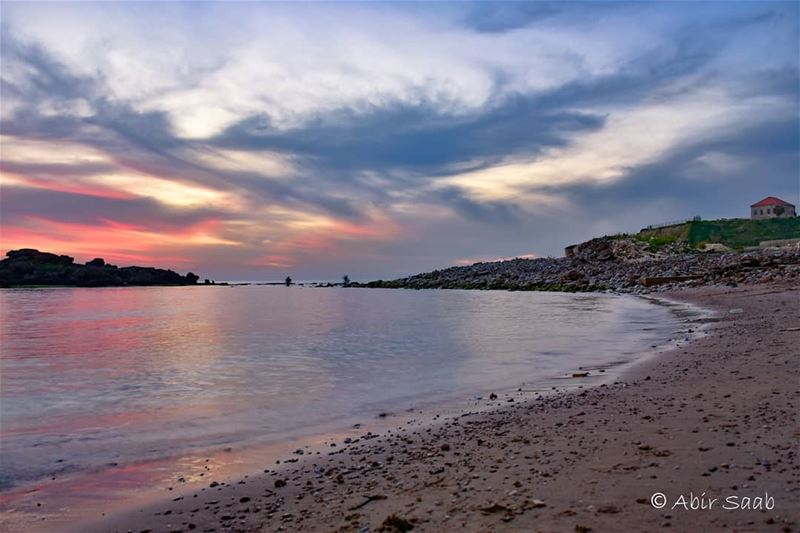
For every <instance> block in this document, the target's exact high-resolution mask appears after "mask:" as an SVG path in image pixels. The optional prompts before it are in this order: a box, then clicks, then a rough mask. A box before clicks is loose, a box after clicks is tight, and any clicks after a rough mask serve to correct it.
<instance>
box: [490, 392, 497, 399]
mask: <svg viewBox="0 0 800 533" xmlns="http://www.w3.org/2000/svg"><path fill="white" fill-rule="evenodd" d="M489 399H490V400H496V399H497V394H495V393H491V394H490V395H489Z"/></svg>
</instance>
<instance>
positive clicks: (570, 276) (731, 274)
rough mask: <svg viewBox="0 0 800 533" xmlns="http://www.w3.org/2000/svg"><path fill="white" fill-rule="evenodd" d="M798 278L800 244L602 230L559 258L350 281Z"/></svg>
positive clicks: (573, 285)
mask: <svg viewBox="0 0 800 533" xmlns="http://www.w3.org/2000/svg"><path fill="white" fill-rule="evenodd" d="M774 279H796V280H798V282H800V245H798V244H794V245H790V246H784V247H775V248H763V249H759V250H752V251H748V252H742V253H737V252H730V253H718V252H700V251H698V250H695V249H693V248H690V247H688V246H687V245H686V244H684V243H680V242H677V243H673V244H670V245H668V246H664V247H661V248H660V249H659V251H657V252H653V251H651V246H650V245H649V244H648V243H646V242H642V241H640V240H637V239H634V238H630V237H601V238H598V239H592V240H590V241H587V242H585V243H582V244H578V245H574V246H570V252H569V256H567V257H562V258H552V257H548V258H540V259H512V260H510V261H498V262H492V263H476V264H474V265H471V266H463V267H452V268H447V269H445V270H434V271H433V272H427V273H423V274H417V275H415V276H410V277H407V278H401V279H396V280H391V281H383V280H378V281H372V282H369V283H367V284H365V285H362V284H357V283H351V284H350V286H361V287H364V286H366V287H379V288H380V287H382V288H407V289H490V290H491V289H495V290H512V291H517V290H538V291H566V292H578V291H601V290H613V291H617V292H633V293H644V292H653V291H660V290H667V289H670V288H674V287H675V286H676V285H682V284H689V285H702V284H729V285H733V284H737V283H757V282H760V281H771V280H774Z"/></svg>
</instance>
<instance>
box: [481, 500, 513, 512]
mask: <svg viewBox="0 0 800 533" xmlns="http://www.w3.org/2000/svg"><path fill="white" fill-rule="evenodd" d="M478 510H479V511H480V512H481V513H483V514H495V513H502V512H504V511H508V507H506V506H505V505H500V504H499V503H493V504H492V505H487V506H486V507H480V508H479V509H478Z"/></svg>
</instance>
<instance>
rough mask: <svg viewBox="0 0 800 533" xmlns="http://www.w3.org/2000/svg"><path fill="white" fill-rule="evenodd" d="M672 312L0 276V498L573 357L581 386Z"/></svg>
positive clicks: (384, 412) (452, 295)
mask: <svg viewBox="0 0 800 533" xmlns="http://www.w3.org/2000/svg"><path fill="white" fill-rule="evenodd" d="M678 327H679V325H678V318H677V317H676V315H675V313H674V312H673V311H671V310H670V309H669V308H668V307H665V306H662V305H654V304H653V303H651V302H648V301H646V300H644V299H641V298H637V297H633V296H624V295H611V294H599V293H597V294H594V293H593V294H566V293H546V292H504V291H462V290H423V291H416V290H398V289H362V288H341V287H336V288H316V287H300V286H292V287H283V286H257V285H248V286H235V285H229V286H223V285H216V286H197V287H126V288H53V289H9V290H2V291H0V458H1V461H0V504H3V505H4V506H5V509H6V510H7V509H8V508H13V506H14V505H15V503H14V502H15V498H13V497H9V495H19V494H27V493H28V492H29V491H30V490H33V489H35V490H37V491H38V490H45V489H46V488H47V486H48V484H50V483H54V482H56V481H57V480H59V481H60V480H70V483H71V484H70V485H69V492H70V494H71V495H72V496H73V497H76V495H77V496H80V491H81V490H85V491H86V495H85V496H86V499H87V500H90V499H91V498H92V497H93V494H97V493H102V492H104V491H105V489H108V490H111V491H113V490H115V489H118V488H120V487H115V483H116V484H124V483H128V484H131V483H132V484H133V485H134V486H136V487H138V485H136V484H137V483H139V484H144V485H146V484H147V483H153V482H154V481H153V479H154V478H153V476H150V477H148V476H141V475H140V476H138V477H137V476H135V475H133V474H132V472H138V471H147V469H148V468H149V469H151V470H157V471H158V473H159V476H160V478H159V479H169V478H170V476H172V477H173V478H174V477H177V476H179V474H180V473H181V472H186V473H187V474H186V475H189V474H192V475H195V478H197V474H196V471H197V470H202V468H201V466H200V465H203V464H204V461H205V462H208V457H212V456H216V455H214V454H219V453H221V452H220V451H221V450H225V451H231V450H234V451H236V450H240V449H258V447H259V446H268V445H270V444H276V443H286V442H292V443H294V442H302V441H303V439H306V438H307V439H312V437H314V436H319V435H324V434H326V433H330V432H335V431H338V430H344V429H348V430H353V428H356V430H357V431H365V430H367V429H369V428H370V427H372V425H373V424H377V423H378V421H379V420H384V421H385V420H386V419H387V418H391V417H393V416H395V415H399V414H401V413H406V414H407V413H409V412H414V410H415V409H416V410H418V411H424V409H426V408H427V407H428V406H431V405H436V404H445V403H447V402H464V403H470V404H471V405H482V406H486V405H489V404H491V403H492V402H489V400H488V396H489V395H490V394H491V393H493V392H500V391H518V390H525V391H537V393H545V392H546V391H548V390H550V389H552V388H553V387H557V386H559V384H561V383H571V384H574V383H575V379H574V378H573V374H574V373H576V372H580V371H585V370H586V369H590V377H589V378H588V379H587V380H586V383H585V384H586V385H587V386H588V385H591V384H592V383H595V382H593V381H592V379H595V378H598V379H599V378H601V377H602V376H603V375H604V373H606V371H611V370H613V368H615V367H617V366H619V365H622V364H626V363H629V362H631V361H634V360H635V359H637V358H638V357H641V356H642V355H643V354H646V353H648V352H649V351H652V349H653V347H656V346H660V345H663V344H664V343H666V342H668V340H669V339H670V338H672V337H673V336H674V334H675V332H676V330H677V329H678ZM502 399H503V398H501V400H502ZM222 455H224V454H222ZM256 456H257V455H256ZM250 457H251V458H252V457H253V455H252V454H251V455H250ZM204 458H205V459H204ZM240 463H241V460H240ZM245 463H246V461H245ZM153 465H158V468H157V469H156V468H155V467H154V466H153ZM177 465H180V466H177ZM187 465H194V467H196V468H195V469H194V470H192V468H193V467H190V466H187ZM239 466H240V467H242V468H244V469H246V468H253V470H254V471H260V469H261V468H262V467H263V466H264V465H263V464H253V465H249V464H243V465H242V464H240V465H239ZM208 468H209V467H208V466H207V465H206V466H205V469H206V470H208ZM181 469H182V470H181ZM125 472H127V473H128V475H125V474H123V473H125ZM88 480H91V483H89V482H88ZM82 481H83V482H82ZM31 487H33V489H31ZM104 487H105V488H104ZM60 490H62V491H63V490H66V489H60ZM4 494H5V496H6V498H5V499H3V495H4Z"/></svg>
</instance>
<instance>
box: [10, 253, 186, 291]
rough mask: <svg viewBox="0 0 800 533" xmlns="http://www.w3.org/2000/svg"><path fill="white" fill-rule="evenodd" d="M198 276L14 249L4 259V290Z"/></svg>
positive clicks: (173, 281) (181, 281) (175, 281)
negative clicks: (82, 261) (83, 261)
mask: <svg viewBox="0 0 800 533" xmlns="http://www.w3.org/2000/svg"><path fill="white" fill-rule="evenodd" d="M197 280H198V276H196V275H195V274H193V273H191V272H189V273H188V274H186V275H185V276H182V275H180V274H178V273H177V272H175V271H173V270H165V269H162V268H153V267H139V266H129V267H117V266H115V265H110V264H108V263H106V262H105V261H104V260H103V259H101V258H97V259H92V260H91V261H88V262H87V263H85V264H80V263H75V260H74V259H73V258H72V257H69V256H67V255H56V254H52V253H48V252H40V251H39V250H34V249H30V248H25V249H21V250H11V251H10V252H8V253H7V254H6V258H5V259H3V260H0V287H26V286H28V287H29V286H39V285H44V286H75V287H116V286H125V285H128V286H143V285H194V284H196V283H197Z"/></svg>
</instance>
